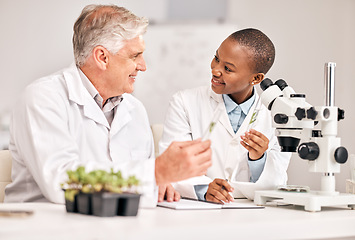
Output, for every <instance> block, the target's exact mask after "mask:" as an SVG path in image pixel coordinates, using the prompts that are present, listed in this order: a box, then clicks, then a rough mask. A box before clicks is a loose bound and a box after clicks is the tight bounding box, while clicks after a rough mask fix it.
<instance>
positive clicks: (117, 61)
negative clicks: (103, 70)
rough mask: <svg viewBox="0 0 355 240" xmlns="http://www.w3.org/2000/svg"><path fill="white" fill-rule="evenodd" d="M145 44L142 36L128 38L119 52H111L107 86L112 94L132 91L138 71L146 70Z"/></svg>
mask: <svg viewBox="0 0 355 240" xmlns="http://www.w3.org/2000/svg"><path fill="white" fill-rule="evenodd" d="M144 50H145V44H144V41H143V38H142V36H138V37H136V38H134V39H131V40H127V41H126V44H125V45H124V47H123V48H121V49H120V50H119V51H118V53H117V54H109V59H110V60H109V63H108V67H107V74H108V75H107V76H108V77H107V84H108V85H107V87H108V88H110V89H111V90H110V92H112V94H111V95H112V96H117V95H121V94H123V93H132V92H133V90H134V86H133V84H134V82H135V79H136V76H137V74H138V71H145V70H146V65H145V61H144V58H143V52H144Z"/></svg>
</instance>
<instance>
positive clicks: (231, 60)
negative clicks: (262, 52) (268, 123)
mask: <svg viewBox="0 0 355 240" xmlns="http://www.w3.org/2000/svg"><path fill="white" fill-rule="evenodd" d="M252 56H253V55H252V52H251V51H250V50H249V49H248V48H246V47H243V46H241V45H239V43H238V42H237V41H236V40H234V39H232V38H230V37H229V38H227V39H226V40H224V41H223V42H222V44H221V46H220V47H219V48H218V49H217V51H216V55H215V57H214V58H213V60H212V62H211V70H212V80H211V84H212V90H213V91H214V92H215V93H217V94H229V95H230V96H231V98H232V99H233V100H234V101H235V102H236V103H238V104H240V103H242V102H244V101H245V100H247V99H248V98H249V97H250V96H251V94H252V91H253V83H254V81H255V78H256V76H257V75H258V74H257V73H255V72H254V71H253V62H252Z"/></svg>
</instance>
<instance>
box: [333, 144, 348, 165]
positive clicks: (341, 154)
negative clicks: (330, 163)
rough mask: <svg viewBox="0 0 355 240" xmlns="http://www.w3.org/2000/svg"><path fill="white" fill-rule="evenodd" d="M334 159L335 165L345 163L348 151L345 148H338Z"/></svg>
mask: <svg viewBox="0 0 355 240" xmlns="http://www.w3.org/2000/svg"><path fill="white" fill-rule="evenodd" d="M334 158H335V161H336V162H337V163H340V164H343V163H345V162H346V161H347V160H348V150H346V148H345V147H338V148H337V149H336V150H335V152H334Z"/></svg>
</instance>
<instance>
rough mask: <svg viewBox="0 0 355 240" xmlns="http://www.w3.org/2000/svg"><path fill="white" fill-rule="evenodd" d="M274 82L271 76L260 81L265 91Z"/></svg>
mask: <svg viewBox="0 0 355 240" xmlns="http://www.w3.org/2000/svg"><path fill="white" fill-rule="evenodd" d="M273 84H274V83H273V82H272V81H271V79H270V78H265V79H264V80H263V81H261V83H260V88H261V90H263V91H265V90H266V89H267V88H268V87H270V86H272V85H273Z"/></svg>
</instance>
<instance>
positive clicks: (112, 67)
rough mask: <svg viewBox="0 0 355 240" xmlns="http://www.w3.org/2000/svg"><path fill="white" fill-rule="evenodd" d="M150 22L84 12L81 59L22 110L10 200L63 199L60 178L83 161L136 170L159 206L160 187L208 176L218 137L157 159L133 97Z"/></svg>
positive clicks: (114, 12) (26, 100)
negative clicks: (212, 145)
mask: <svg viewBox="0 0 355 240" xmlns="http://www.w3.org/2000/svg"><path fill="white" fill-rule="evenodd" d="M147 25H148V21H147V20H146V19H145V18H140V17H137V16H135V15H134V14H133V13H131V12H130V11H128V10H127V9H125V8H122V7H118V6H115V5H89V6H87V7H85V8H84V9H83V11H82V13H81V15H80V16H79V18H78V19H77V21H76V22H75V24H74V35H73V48H74V57H75V63H76V64H75V65H73V66H71V67H69V68H67V69H64V70H61V71H59V72H57V73H55V74H53V75H50V76H47V77H44V78H41V79H39V80H37V81H35V82H33V83H32V84H30V85H29V86H28V87H27V88H26V90H25V92H24V94H23V95H22V96H21V98H20V100H19V102H18V103H17V105H16V108H15V109H14V112H13V118H12V123H11V127H10V132H11V139H10V146H9V149H10V151H11V154H12V157H13V171H12V178H13V182H12V183H11V184H9V185H8V186H7V188H6V192H5V201H6V202H30V201H50V202H55V203H63V202H64V195H63V192H62V191H61V189H60V183H61V182H64V181H65V178H66V171H67V170H68V169H75V168H77V167H78V166H81V165H84V166H85V167H86V169H87V170H91V169H98V168H99V169H107V170H108V169H110V168H114V169H116V170H117V169H120V170H122V172H123V174H127V175H128V174H129V175H131V174H135V175H136V176H137V177H138V178H139V179H141V180H142V182H143V184H142V189H143V190H142V191H143V198H142V202H141V205H143V206H148V207H149V206H155V205H156V202H157V191H158V190H157V186H158V185H164V184H167V183H170V182H175V181H179V180H182V179H186V178H189V177H192V176H198V175H203V174H205V173H206V171H207V168H208V167H209V166H210V165H211V149H210V141H204V142H201V141H189V142H174V143H172V144H171V146H170V147H169V148H168V149H167V150H166V151H165V152H164V153H163V154H161V155H160V156H159V157H157V158H155V157H154V146H153V139H152V134H151V130H150V125H149V121H148V117H147V114H146V111H145V109H144V107H143V105H142V103H141V102H139V101H138V100H137V99H136V98H134V97H133V96H132V95H130V94H129V93H132V91H133V90H134V87H133V86H134V82H135V80H136V76H137V73H138V72H139V71H145V70H146V64H145V61H144V58H143V52H144V50H145V45H144V40H143V38H142V36H143V34H144V33H145V31H146V28H147ZM176 197H177V198H179V196H176Z"/></svg>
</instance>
